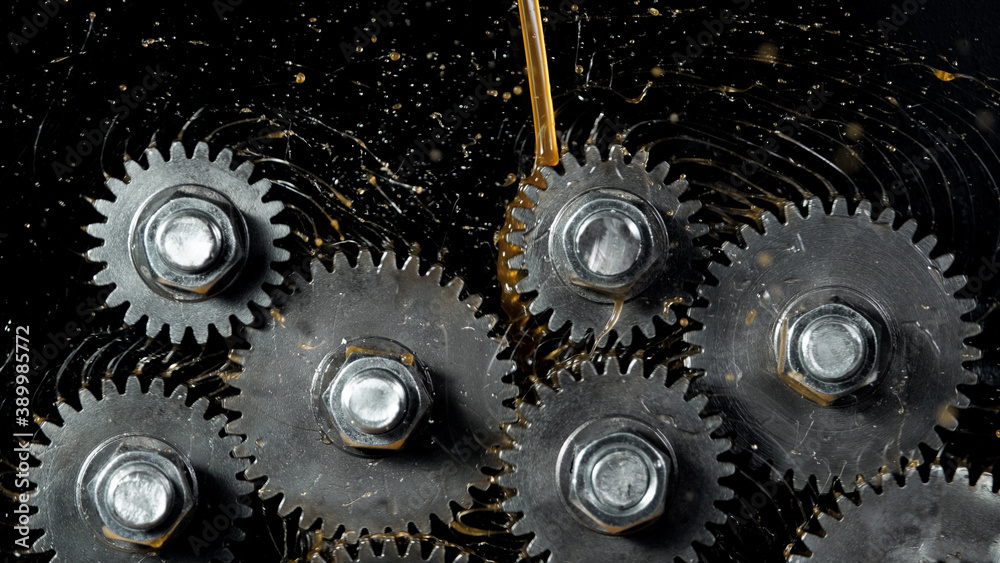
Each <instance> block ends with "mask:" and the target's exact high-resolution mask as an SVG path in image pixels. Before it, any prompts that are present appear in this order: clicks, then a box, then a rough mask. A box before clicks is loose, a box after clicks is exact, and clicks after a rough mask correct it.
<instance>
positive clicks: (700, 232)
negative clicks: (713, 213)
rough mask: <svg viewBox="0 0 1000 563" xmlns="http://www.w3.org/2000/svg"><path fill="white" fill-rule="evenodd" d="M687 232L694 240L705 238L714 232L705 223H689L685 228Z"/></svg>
mask: <svg viewBox="0 0 1000 563" xmlns="http://www.w3.org/2000/svg"><path fill="white" fill-rule="evenodd" d="M685 230H687V232H688V234H689V235H690V236H691V238H693V239H695V238H698V237H703V236H705V235H707V234H708V233H710V232H712V228H711V227H709V226H708V225H706V224H704V223H689V224H688V225H687V226H686V227H685Z"/></svg>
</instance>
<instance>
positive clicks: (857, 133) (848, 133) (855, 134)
mask: <svg viewBox="0 0 1000 563" xmlns="http://www.w3.org/2000/svg"><path fill="white" fill-rule="evenodd" d="M864 133H865V129H864V127H862V126H861V124H860V123H854V122H852V123H848V124H847V126H846V127H844V136H845V137H847V138H848V139H850V140H852V141H857V140H858V139H860V138H861V135H863V134H864Z"/></svg>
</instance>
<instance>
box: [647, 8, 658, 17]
mask: <svg viewBox="0 0 1000 563" xmlns="http://www.w3.org/2000/svg"><path fill="white" fill-rule="evenodd" d="M649 15H651V16H658V15H660V11H659V10H657V9H656V8H650V9H649Z"/></svg>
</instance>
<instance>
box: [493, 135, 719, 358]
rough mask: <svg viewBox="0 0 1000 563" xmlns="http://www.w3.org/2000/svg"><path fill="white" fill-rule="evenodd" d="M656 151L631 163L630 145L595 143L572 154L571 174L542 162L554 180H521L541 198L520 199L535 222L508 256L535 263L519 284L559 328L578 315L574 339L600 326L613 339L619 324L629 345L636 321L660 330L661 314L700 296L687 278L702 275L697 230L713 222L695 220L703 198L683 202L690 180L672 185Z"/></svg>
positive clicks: (671, 317)
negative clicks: (605, 154) (606, 152)
mask: <svg viewBox="0 0 1000 563" xmlns="http://www.w3.org/2000/svg"><path fill="white" fill-rule="evenodd" d="M648 158H649V154H648V153H647V152H646V151H645V150H640V151H639V152H637V153H636V155H635V156H634V157H632V159H631V161H630V162H629V163H628V164H626V163H625V149H624V148H623V147H622V146H621V145H612V146H611V148H610V157H609V158H608V160H602V159H601V154H600V152H599V150H598V149H597V147H596V146H594V145H588V146H587V147H586V160H585V162H583V163H579V162H577V160H576V159H575V158H573V156H572V155H570V154H564V155H563V158H562V165H563V167H564V169H565V173H564V174H560V173H558V172H557V171H556V170H555V169H554V168H551V167H542V168H541V174H542V176H543V177H544V178H545V184H546V186H547V187H546V189H544V190H540V189H538V188H536V187H535V186H532V185H530V184H523V185H522V186H521V190H523V191H524V194H525V195H526V196H527V197H528V198H530V199H531V200H532V201H533V202H534V203H535V205H534V207H533V208H531V209H529V208H527V207H513V208H512V209H511V216H512V217H513V218H514V219H516V220H517V221H520V222H521V223H523V224H524V225H525V228H524V230H523V231H522V230H514V231H512V232H510V233H509V234H508V235H507V236H508V242H509V243H510V244H512V245H515V246H517V247H521V248H522V249H523V252H522V253H521V254H518V255H515V256H513V257H511V258H510V260H509V262H508V266H509V267H510V268H511V269H512V270H524V271H525V272H526V275H525V277H524V278H523V279H521V280H520V281H519V282H518V283H517V285H516V290H517V292H518V293H519V294H522V295H523V294H526V293H529V292H537V296H536V297H535V298H534V300H533V301H532V302H531V304H530V305H529V310H530V312H531V313H532V314H534V315H540V314H542V313H544V312H546V311H549V310H551V311H552V315H551V317H549V321H548V325H549V328H551V329H552V330H557V329H559V328H561V327H562V326H564V325H565V324H566V323H570V325H571V329H570V339H571V340H573V341H576V342H579V341H580V340H582V339H583V338H584V337H586V336H587V335H588V334H594V336H595V338H597V339H598V340H599V342H598V344H603V343H604V342H606V341H607V339H608V338H609V334H610V332H611V330H612V328H613V329H614V331H615V333H616V334H617V336H618V339H619V340H620V341H621V342H622V343H624V344H626V345H627V344H628V343H630V342H631V341H632V329H633V327H638V329H639V330H641V331H642V333H643V334H645V335H646V336H647V337H652V336H653V335H654V331H655V327H654V325H653V319H654V317H660V318H662V319H663V320H664V321H665V322H666V323H668V324H673V323H675V322H676V320H677V318H676V315H675V313H674V311H673V307H674V306H676V305H687V304H690V302H691V295H690V294H689V291H688V290H687V289H686V288H685V286H686V285H688V284H691V283H697V282H700V281H701V279H702V278H701V276H700V275H699V274H698V273H697V270H696V269H695V268H694V267H693V266H692V261H693V260H694V259H695V258H697V257H699V256H701V255H702V251H701V249H700V248H698V247H696V246H695V244H694V242H693V239H694V238H696V237H699V236H701V235H704V234H706V233H707V232H708V226H707V225H702V224H698V223H689V222H688V218H689V217H690V215H691V214H692V213H694V212H695V211H697V210H698V209H699V208H700V207H701V203H700V202H698V201H696V200H691V201H685V202H681V201H680V200H679V198H680V196H681V195H682V194H683V193H684V191H685V190H687V180H684V179H680V180H677V181H675V182H672V183H671V184H669V185H664V184H663V182H664V180H665V179H666V176H667V173H668V171H669V170H670V166H669V165H668V164H667V163H666V162H661V163H660V164H658V165H657V166H656V167H655V168H653V170H651V171H648V172H647V171H646V162H647V159H648ZM609 319H610V322H609Z"/></svg>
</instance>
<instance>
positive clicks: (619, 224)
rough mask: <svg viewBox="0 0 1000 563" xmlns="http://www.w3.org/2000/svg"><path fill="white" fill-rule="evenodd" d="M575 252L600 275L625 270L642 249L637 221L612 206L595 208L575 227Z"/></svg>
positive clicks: (591, 269)
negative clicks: (597, 209) (603, 208)
mask: <svg viewBox="0 0 1000 563" xmlns="http://www.w3.org/2000/svg"><path fill="white" fill-rule="evenodd" d="M575 243H576V244H575V249H574V250H575V252H576V253H577V255H578V256H579V258H580V261H581V262H583V265H584V267H586V268H587V269H588V270H590V271H591V272H593V273H594V274H597V275H601V276H616V275H619V274H622V273H624V272H626V271H628V269H629V268H631V267H632V266H633V265H634V264H635V262H636V260H638V259H639V253H640V251H641V250H642V235H641V233H640V232H639V225H637V224H636V223H635V221H633V220H632V219H631V218H630V217H629V216H628V215H625V214H624V213H621V212H619V211H617V210H615V209H606V210H602V211H596V212H595V213H593V214H592V215H590V216H589V217H587V218H586V219H584V220H583V223H582V224H581V225H580V227H579V228H578V229H577V231H576V240H575Z"/></svg>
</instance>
